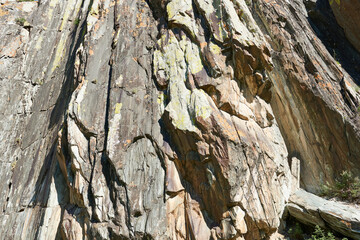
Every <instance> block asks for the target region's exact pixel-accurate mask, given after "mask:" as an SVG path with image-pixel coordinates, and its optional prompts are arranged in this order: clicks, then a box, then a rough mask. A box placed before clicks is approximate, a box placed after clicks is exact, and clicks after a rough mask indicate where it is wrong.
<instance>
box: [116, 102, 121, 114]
mask: <svg viewBox="0 0 360 240" xmlns="http://www.w3.org/2000/svg"><path fill="white" fill-rule="evenodd" d="M121 108H122V103H116V104H115V114H119V113H120V110H121Z"/></svg>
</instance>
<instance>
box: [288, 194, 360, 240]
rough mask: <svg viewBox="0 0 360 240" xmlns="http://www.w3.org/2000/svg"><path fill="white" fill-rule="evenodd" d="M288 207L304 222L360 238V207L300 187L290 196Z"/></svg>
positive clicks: (291, 212) (290, 211) (291, 213)
mask: <svg viewBox="0 0 360 240" xmlns="http://www.w3.org/2000/svg"><path fill="white" fill-rule="evenodd" d="M287 209H288V211H289V213H290V215H291V216H293V217H294V218H296V219H297V220H299V221H300V222H302V223H304V224H308V225H319V226H320V227H330V228H331V229H333V230H335V231H337V232H339V233H342V234H344V235H345V236H348V237H351V238H354V239H360V208H357V207H355V206H352V205H350V204H345V203H342V202H336V201H329V200H326V199H324V198H321V197H318V196H316V195H314V194H311V193H309V192H306V191H304V190H302V189H300V190H298V191H296V192H295V193H294V194H293V195H291V196H290V199H289V203H288V204H287Z"/></svg>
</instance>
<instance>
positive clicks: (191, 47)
mask: <svg viewBox="0 0 360 240" xmlns="http://www.w3.org/2000/svg"><path fill="white" fill-rule="evenodd" d="M180 47H181V48H182V52H184V53H185V59H186V62H187V64H188V67H189V70H190V72H191V73H192V74H196V73H198V72H200V71H201V70H202V69H203V68H204V67H203V65H202V61H201V58H200V51H199V47H198V46H197V45H196V44H195V43H192V42H191V41H189V40H187V39H186V38H185V37H184V38H183V39H182V40H181V41H180Z"/></svg>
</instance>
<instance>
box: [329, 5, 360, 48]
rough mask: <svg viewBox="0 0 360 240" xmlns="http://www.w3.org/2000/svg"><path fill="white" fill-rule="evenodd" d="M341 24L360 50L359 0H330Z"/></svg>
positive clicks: (352, 42)
mask: <svg viewBox="0 0 360 240" xmlns="http://www.w3.org/2000/svg"><path fill="white" fill-rule="evenodd" d="M329 3H330V6H331V8H332V10H333V12H334V15H335V17H336V19H337V21H338V23H339V25H340V26H341V27H342V28H343V29H344V31H345V35H346V37H347V38H348V39H349V41H350V42H351V44H352V45H353V46H354V47H355V48H356V49H357V50H358V51H360V29H359V27H358V26H357V25H358V23H359V21H360V15H359V12H360V2H359V1H357V0H345V1H342V0H335V1H334V0H329Z"/></svg>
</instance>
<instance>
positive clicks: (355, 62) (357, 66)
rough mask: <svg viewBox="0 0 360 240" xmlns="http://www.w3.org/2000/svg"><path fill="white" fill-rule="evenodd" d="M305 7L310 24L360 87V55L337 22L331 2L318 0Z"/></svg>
mask: <svg viewBox="0 0 360 240" xmlns="http://www.w3.org/2000/svg"><path fill="white" fill-rule="evenodd" d="M310 2H311V1H310ZM305 5H306V7H307V11H308V14H309V17H308V20H309V23H310V25H311V27H312V28H313V30H314V32H315V33H316V35H317V36H318V37H319V39H320V40H321V41H322V43H323V44H324V45H325V47H326V49H327V50H328V51H329V53H330V54H331V55H332V56H333V57H334V59H335V60H336V61H337V63H338V64H340V65H341V66H342V67H343V68H344V69H345V70H346V71H347V72H348V73H349V75H350V76H351V77H352V78H353V79H354V81H355V82H356V84H357V85H360V53H359V52H358V51H356V49H355V48H354V47H353V46H352V45H351V43H350V42H349V41H348V40H347V38H346V36H345V33H344V30H343V29H342V28H341V27H340V26H339V25H338V23H337V22H336V19H335V16H334V14H333V12H332V10H331V7H330V5H329V1H327V0H318V1H317V2H316V4H305Z"/></svg>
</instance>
